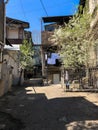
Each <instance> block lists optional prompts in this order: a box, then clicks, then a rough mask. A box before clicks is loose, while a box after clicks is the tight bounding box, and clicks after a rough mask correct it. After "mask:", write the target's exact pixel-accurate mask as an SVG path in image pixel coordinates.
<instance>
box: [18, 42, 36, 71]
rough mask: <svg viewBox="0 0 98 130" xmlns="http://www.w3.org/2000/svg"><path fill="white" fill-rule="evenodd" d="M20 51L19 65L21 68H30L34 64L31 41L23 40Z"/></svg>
mask: <svg viewBox="0 0 98 130" xmlns="http://www.w3.org/2000/svg"><path fill="white" fill-rule="evenodd" d="M20 51H21V58H20V60H21V65H22V68H24V69H27V70H30V69H33V64H34V59H33V55H34V51H33V46H32V42H31V41H30V42H28V41H27V40H24V41H23V44H22V45H21V47H20Z"/></svg>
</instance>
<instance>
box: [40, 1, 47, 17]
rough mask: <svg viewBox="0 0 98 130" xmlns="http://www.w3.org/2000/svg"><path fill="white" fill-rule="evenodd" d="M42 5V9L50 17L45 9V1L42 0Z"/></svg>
mask: <svg viewBox="0 0 98 130" xmlns="http://www.w3.org/2000/svg"><path fill="white" fill-rule="evenodd" d="M40 3H41V5H42V8H43V10H44V11H45V13H46V15H47V16H48V13H47V10H46V8H45V6H44V3H43V1H42V0H40Z"/></svg>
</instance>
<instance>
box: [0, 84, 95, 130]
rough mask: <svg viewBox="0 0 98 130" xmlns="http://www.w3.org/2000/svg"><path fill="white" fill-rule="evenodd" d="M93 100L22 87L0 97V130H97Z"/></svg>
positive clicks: (80, 94) (59, 91)
mask: <svg viewBox="0 0 98 130" xmlns="http://www.w3.org/2000/svg"><path fill="white" fill-rule="evenodd" d="M97 97H98V93H90V92H89V93H85V92H64V90H63V88H62V87H61V85H60V84H58V85H51V86H41V87H39V86H32V85H29V84H25V85H24V86H22V87H17V89H16V90H15V88H14V91H12V92H10V93H7V94H6V95H4V96H3V97H2V98H0V117H1V118H0V130H98V100H97Z"/></svg>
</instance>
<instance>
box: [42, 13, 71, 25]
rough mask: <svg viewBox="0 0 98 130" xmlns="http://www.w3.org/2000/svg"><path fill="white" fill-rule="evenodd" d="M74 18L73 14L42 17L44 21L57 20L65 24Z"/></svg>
mask: <svg viewBox="0 0 98 130" xmlns="http://www.w3.org/2000/svg"><path fill="white" fill-rule="evenodd" d="M71 18H72V15H69V16H52V17H42V20H43V22H44V23H50V22H56V23H59V24H63V23H64V22H66V23H67V22H68V21H69V20H70V19H71Z"/></svg>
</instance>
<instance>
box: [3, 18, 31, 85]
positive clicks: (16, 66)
mask: <svg viewBox="0 0 98 130" xmlns="http://www.w3.org/2000/svg"><path fill="white" fill-rule="evenodd" d="M26 28H29V23H28V22H24V21H21V20H17V19H12V18H8V17H7V18H6V42H8V43H10V46H9V45H5V47H4V60H5V61H6V62H7V64H8V65H10V66H11V68H12V84H13V85H17V84H22V83H23V78H22V79H21V76H22V74H21V64H20V45H22V43H23V40H24V39H27V40H29V39H30V38H31V33H30V32H28V31H26V30H24V29H26Z"/></svg>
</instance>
